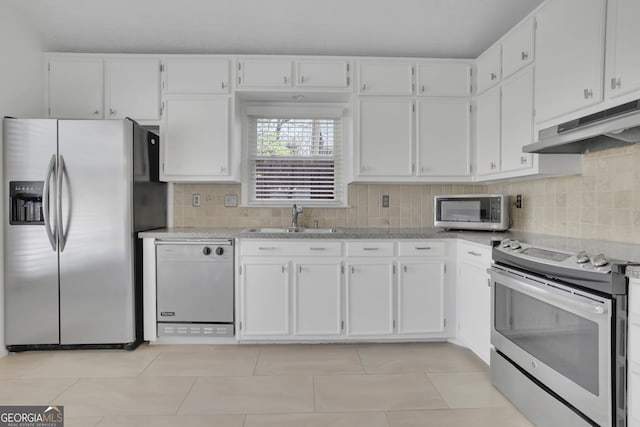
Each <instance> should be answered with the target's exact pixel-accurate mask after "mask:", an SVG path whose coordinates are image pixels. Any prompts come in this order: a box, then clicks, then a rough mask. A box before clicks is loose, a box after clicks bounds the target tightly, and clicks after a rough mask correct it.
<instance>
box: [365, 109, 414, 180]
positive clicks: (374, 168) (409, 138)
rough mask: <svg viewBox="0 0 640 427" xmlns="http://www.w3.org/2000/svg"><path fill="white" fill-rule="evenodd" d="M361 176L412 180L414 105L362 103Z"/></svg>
mask: <svg viewBox="0 0 640 427" xmlns="http://www.w3.org/2000/svg"><path fill="white" fill-rule="evenodd" d="M359 105H360V109H359V119H360V123H359V130H360V132H359V139H360V140H359V143H358V148H359V161H360V164H359V174H360V175H361V176H380V177H390V176H411V175H412V173H413V162H412V151H413V150H412V146H413V114H414V113H413V101H412V100H410V99H362V98H361V99H360V104H359Z"/></svg>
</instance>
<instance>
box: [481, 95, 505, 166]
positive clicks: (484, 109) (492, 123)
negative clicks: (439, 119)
mask: <svg viewBox="0 0 640 427" xmlns="http://www.w3.org/2000/svg"><path fill="white" fill-rule="evenodd" d="M499 171H500V86H498V87H496V88H494V89H492V90H490V91H488V92H486V93H484V94H482V95H480V96H478V97H477V98H476V173H477V174H478V175H488V174H494V173H497V172H499Z"/></svg>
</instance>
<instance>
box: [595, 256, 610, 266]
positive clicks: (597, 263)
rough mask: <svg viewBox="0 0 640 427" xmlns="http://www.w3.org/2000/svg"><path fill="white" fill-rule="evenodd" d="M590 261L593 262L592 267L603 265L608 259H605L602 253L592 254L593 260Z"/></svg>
mask: <svg viewBox="0 0 640 427" xmlns="http://www.w3.org/2000/svg"><path fill="white" fill-rule="evenodd" d="M591 262H592V263H593V266H594V267H604V266H605V265H607V264H609V261H607V259H606V258H605V257H604V254H598V255H596V256H594V257H593V261H591Z"/></svg>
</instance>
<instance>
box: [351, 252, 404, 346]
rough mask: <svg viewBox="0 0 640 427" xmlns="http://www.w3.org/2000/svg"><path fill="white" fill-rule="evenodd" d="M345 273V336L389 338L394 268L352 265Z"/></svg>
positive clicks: (387, 263)
mask: <svg viewBox="0 0 640 427" xmlns="http://www.w3.org/2000/svg"><path fill="white" fill-rule="evenodd" d="M347 270H348V274H347V287H346V313H347V335H348V336H359V335H389V334H392V333H393V323H394V322H393V264H392V263H391V262H386V261H383V260H380V262H379V263H376V264H364V263H353V264H349V265H348V266H347Z"/></svg>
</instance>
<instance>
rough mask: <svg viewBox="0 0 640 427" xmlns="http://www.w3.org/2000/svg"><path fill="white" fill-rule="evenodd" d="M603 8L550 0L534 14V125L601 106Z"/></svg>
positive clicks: (591, 2) (589, 2) (590, 0)
mask: <svg viewBox="0 0 640 427" xmlns="http://www.w3.org/2000/svg"><path fill="white" fill-rule="evenodd" d="M604 6H605V2H604V0H553V1H550V2H548V3H547V4H546V5H545V6H544V7H543V8H542V9H540V11H539V12H538V15H537V18H536V19H537V22H538V28H537V31H536V67H535V68H536V71H535V81H536V87H535V91H536V92H535V103H536V104H535V105H536V122H537V123H541V122H544V121H546V120H550V119H553V118H556V117H561V116H563V115H565V114H569V113H572V112H574V111H577V110H580V109H582V108H584V107H588V106H590V105H595V104H597V103H599V102H600V101H602V81H603V66H602V65H603V60H604V16H605V10H604ZM576 11H580V13H579V14H576Z"/></svg>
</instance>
